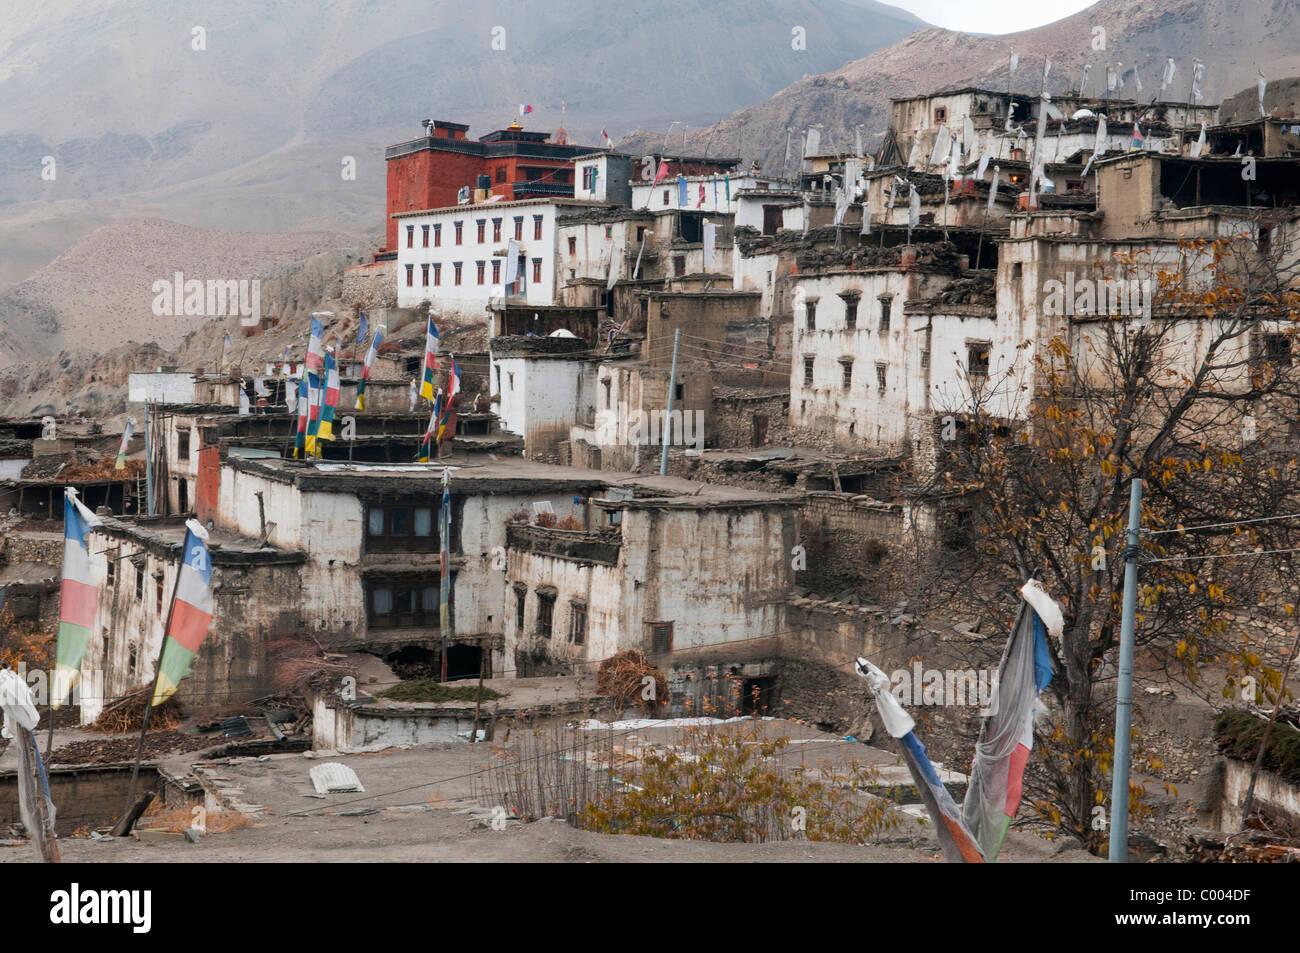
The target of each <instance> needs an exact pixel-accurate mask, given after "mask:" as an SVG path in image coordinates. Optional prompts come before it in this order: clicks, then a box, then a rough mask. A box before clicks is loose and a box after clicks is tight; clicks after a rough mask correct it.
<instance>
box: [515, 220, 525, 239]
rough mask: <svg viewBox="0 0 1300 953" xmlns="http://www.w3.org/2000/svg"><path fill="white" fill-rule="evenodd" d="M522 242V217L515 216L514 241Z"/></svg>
mask: <svg viewBox="0 0 1300 953" xmlns="http://www.w3.org/2000/svg"><path fill="white" fill-rule="evenodd" d="M523 240H524V217H523V216H522V215H516V216H515V241H517V242H522V241H523Z"/></svg>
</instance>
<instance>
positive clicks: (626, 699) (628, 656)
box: [596, 649, 668, 715]
mask: <svg viewBox="0 0 1300 953" xmlns="http://www.w3.org/2000/svg"><path fill="white" fill-rule="evenodd" d="M647 677H649V678H652V679H653V680H654V687H655V690H654V697H653V698H646V697H645V695H646V694H647V693H646V692H645V690H644V689H645V686H646V681H645V679H646V678H647ZM596 692H597V694H600V695H605V696H608V697H609V698H610V699H611V700H612V701H613V702H614V704H615V705H616V706H617V707H619V708H626V707H627V706H628V705H630V704H632V703H633V702H635V703H636V705H637V707H638V708H640V709H641V710H642V711H643V712H645V713H646V714H648V715H649V714H653V713H654V710H655V708H656V707H657V706H659V705H664V704H667V703H668V679H666V678H664V673H663V672H661V671H659V669H657V668H655V667H654V666H653V665H651V664H650V662H649V660H647V659H646V657H645V656H644V655H643V654H642V653H640V652H638V651H637V650H636V649H628V650H627V651H624V652H619V653H618V654H617V655H612V656H610V657H609V658H607V659H605V661H603V662H601V663H600V667H599V668H598V669H596Z"/></svg>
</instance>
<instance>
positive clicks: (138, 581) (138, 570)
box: [135, 566, 144, 602]
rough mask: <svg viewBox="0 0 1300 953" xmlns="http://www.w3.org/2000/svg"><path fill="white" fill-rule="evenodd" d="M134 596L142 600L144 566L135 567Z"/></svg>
mask: <svg viewBox="0 0 1300 953" xmlns="http://www.w3.org/2000/svg"><path fill="white" fill-rule="evenodd" d="M135 597H136V598H137V599H139V600H140V601H141V602H143V601H144V567H143V566H136V567H135Z"/></svg>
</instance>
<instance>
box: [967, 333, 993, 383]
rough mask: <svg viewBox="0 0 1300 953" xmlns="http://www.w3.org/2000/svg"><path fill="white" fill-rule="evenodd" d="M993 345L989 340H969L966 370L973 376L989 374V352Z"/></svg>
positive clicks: (981, 377)
mask: <svg viewBox="0 0 1300 953" xmlns="http://www.w3.org/2000/svg"><path fill="white" fill-rule="evenodd" d="M992 348H993V345H992V344H990V343H989V342H988V341H969V342H967V344H966V372H967V373H968V374H969V375H970V376H971V377H972V378H979V379H981V380H982V379H984V378H986V377H988V376H989V352H990V351H991V350H992Z"/></svg>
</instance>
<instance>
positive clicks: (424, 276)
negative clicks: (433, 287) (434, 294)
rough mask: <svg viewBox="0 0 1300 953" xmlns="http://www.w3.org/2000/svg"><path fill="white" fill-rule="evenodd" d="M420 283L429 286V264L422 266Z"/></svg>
mask: <svg viewBox="0 0 1300 953" xmlns="http://www.w3.org/2000/svg"><path fill="white" fill-rule="evenodd" d="M420 284H421V285H423V286H424V287H426V288H427V287H429V266H428V265H421V266H420Z"/></svg>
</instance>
